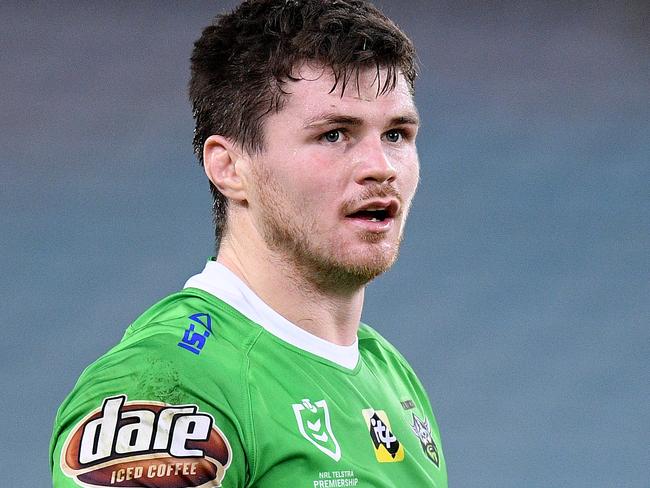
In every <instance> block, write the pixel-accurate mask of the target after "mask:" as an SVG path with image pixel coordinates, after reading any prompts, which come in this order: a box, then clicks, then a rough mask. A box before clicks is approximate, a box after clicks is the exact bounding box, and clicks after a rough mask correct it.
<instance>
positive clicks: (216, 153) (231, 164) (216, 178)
mask: <svg viewBox="0 0 650 488" xmlns="http://www.w3.org/2000/svg"><path fill="white" fill-rule="evenodd" d="M245 166H246V165H245V157H244V156H243V155H242V151H240V150H239V148H238V147H237V145H235V144H233V143H232V142H231V141H230V140H228V139H226V138H225V137H223V136H219V135H212V136H210V137H208V138H207V139H206V141H205V144H204V145H203V169H204V170H205V174H206V175H207V177H208V179H209V180H210V181H211V182H212V184H213V185H214V186H216V187H217V188H218V189H219V191H220V192H221V193H222V194H223V195H224V196H226V197H227V198H229V199H232V200H245V199H246V192H245V186H246V185H245V178H242V172H243V170H244V167H245Z"/></svg>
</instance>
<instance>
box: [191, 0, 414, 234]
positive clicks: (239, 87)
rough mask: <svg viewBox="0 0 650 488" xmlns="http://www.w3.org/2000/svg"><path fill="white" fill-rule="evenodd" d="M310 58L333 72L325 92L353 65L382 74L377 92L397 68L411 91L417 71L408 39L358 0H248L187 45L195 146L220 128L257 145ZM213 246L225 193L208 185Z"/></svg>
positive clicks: (199, 150) (347, 77)
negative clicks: (295, 72) (287, 88)
mask: <svg viewBox="0 0 650 488" xmlns="http://www.w3.org/2000/svg"><path fill="white" fill-rule="evenodd" d="M309 60H314V61H317V62H319V63H322V64H323V65H324V66H328V67H330V68H331V69H332V72H333V74H334V80H335V82H334V86H332V91H334V90H335V89H336V87H337V86H338V85H339V84H340V85H341V87H342V89H343V90H345V87H346V86H347V84H348V83H350V82H351V81H352V82H354V81H355V80H356V77H357V76H358V73H359V70H360V69H366V68H369V67H370V68H375V69H376V70H377V76H379V72H380V71H379V70H380V68H382V69H384V70H386V76H385V77H384V79H383V80H381V79H380V80H379V82H378V88H377V90H378V94H381V93H385V92H388V91H390V90H392V89H393V88H394V87H395V85H396V83H397V79H398V76H399V75H400V74H402V75H403V76H404V77H405V79H406V81H407V83H408V85H409V87H410V89H411V91H413V88H414V82H415V77H416V65H415V49H414V47H413V43H412V42H411V41H410V39H409V38H408V37H407V36H406V35H405V34H404V33H403V32H402V31H401V30H400V29H399V28H398V27H397V26H396V25H395V24H394V23H393V22H392V21H391V20H390V19H388V18H387V17H386V16H385V15H384V14H383V13H382V12H381V11H379V10H378V9H377V8H376V7H375V6H373V5H372V4H370V3H369V2H367V1H365V0H247V1H245V2H243V3H242V4H241V5H240V6H239V7H237V8H236V9H235V10H233V11H232V12H231V13H227V14H222V15H219V16H217V17H216V18H215V20H214V22H213V23H212V24H211V25H210V26H208V27H206V28H205V29H204V30H203V33H202V35H201V37H200V38H199V39H198V40H197V41H196V42H195V43H194V51H193V53H192V58H191V79H190V83H189V97H190V100H191V102H192V109H193V115H194V119H195V122H196V128H195V131H194V152H195V153H196V155H197V157H198V159H199V162H200V163H201V164H203V145H204V143H205V141H206V139H207V138H208V137H210V136H211V135H213V134H220V135H222V136H224V137H227V138H229V139H231V140H233V141H235V142H236V143H238V144H239V145H240V146H241V147H242V148H244V149H245V150H247V151H250V152H253V153H257V152H259V151H261V150H262V149H263V148H264V132H263V124H264V119H265V116H266V115H267V114H269V113H272V112H273V111H279V110H281V109H282V107H283V102H284V100H285V98H284V97H285V96H286V93H285V92H284V90H283V85H284V84H285V83H286V82H287V81H288V80H295V78H293V77H292V71H293V69H294V67H296V66H297V65H298V64H299V63H301V62H303V61H309ZM210 189H211V191H212V197H213V202H214V205H213V214H214V223H215V234H216V240H217V247H218V246H219V241H220V237H221V235H222V233H223V230H224V226H225V222H226V210H227V199H226V197H224V196H223V195H222V194H221V193H220V192H219V190H218V189H217V188H216V187H215V186H214V185H212V183H211V184H210Z"/></svg>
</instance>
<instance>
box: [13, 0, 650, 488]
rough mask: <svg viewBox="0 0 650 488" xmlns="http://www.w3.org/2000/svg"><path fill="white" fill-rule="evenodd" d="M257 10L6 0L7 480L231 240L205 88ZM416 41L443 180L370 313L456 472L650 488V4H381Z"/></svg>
mask: <svg viewBox="0 0 650 488" xmlns="http://www.w3.org/2000/svg"><path fill="white" fill-rule="evenodd" d="M235 3H236V2H233V1H223V2H207V1H192V2H171V1H165V2H149V1H141V2H28V3H27V2H25V3H22V2H21V3H18V2H11V1H8V2H3V3H2V5H1V6H0V70H1V72H2V74H1V78H0V80H1V81H0V85H1V89H0V104H1V112H0V124H1V126H0V129H1V130H0V162H1V166H0V245H1V249H2V252H1V254H0V265H1V269H0V271H1V273H0V287H1V289H2V300H1V301H0V320H1V322H2V326H3V329H4V330H5V333H4V334H5V335H4V337H5V339H4V340H3V341H2V344H1V345H0V352H1V354H2V369H1V373H0V387H2V391H4V392H5V393H4V394H3V395H2V396H1V397H0V413H1V417H0V418H1V419H2V426H1V429H2V443H1V445H0V459H2V460H3V463H2V464H3V466H4V468H3V472H2V480H3V481H2V483H1V484H2V485H3V486H11V487H30V488H31V487H35V486H47V485H48V484H50V481H49V468H48V456H47V446H48V442H49V436H50V432H51V425H52V422H53V418H54V415H55V411H56V408H57V407H58V405H59V403H60V402H61V401H62V400H63V398H64V397H65V395H66V394H67V393H68V391H69V390H70V389H71V388H72V387H73V385H74V382H75V380H76V378H77V377H78V375H79V374H80V373H81V371H82V369H83V368H84V367H85V366H86V365H87V364H89V363H90V362H91V361H93V360H94V359H95V358H96V357H97V356H99V355H100V354H102V353H103V352H104V351H106V350H107V349H108V348H109V347H111V346H112V345H113V344H115V343H116V342H117V341H118V340H119V339H120V337H121V335H122V333H123V331H124V329H125V328H126V327H127V326H128V324H129V323H130V322H131V321H132V320H133V319H134V318H135V317H136V316H138V315H139V314H140V313H141V312H142V311H144V310H145V309H146V308H147V307H148V306H149V305H151V304H152V303H153V302H154V301H156V300H157V299H159V298H161V297H163V296H164V295H166V294H168V293H170V292H173V291H175V290H178V289H179V288H180V287H181V286H182V285H183V283H184V281H185V279H186V278H187V277H188V276H190V275H191V274H194V273H195V272H197V271H199V270H200V269H201V268H202V266H203V263H204V260H205V259H206V257H207V256H209V255H210V254H212V247H213V239H212V230H211V229H212V225H211V218H210V195H209V191H208V186H207V183H206V181H205V178H204V176H203V173H202V170H201V169H200V168H199V167H198V165H197V163H196V161H195V160H194V157H193V154H192V149H191V139H192V129H193V123H192V119H191V114H190V108H189V103H188V102H187V98H186V84H187V80H188V58H189V55H190V52H191V47H192V43H193V41H194V40H195V39H196V38H197V37H198V35H199V33H200V29H201V28H202V27H204V26H205V25H207V24H208V23H209V21H210V19H211V18H212V17H213V16H214V15H215V14H216V13H218V12H220V11H223V10H224V9H226V8H230V7H232V6H233V5H234V4H235ZM378 3H379V5H380V6H382V7H383V8H384V10H385V11H386V12H387V13H388V14H389V15H390V16H391V17H392V18H394V19H395V20H396V21H397V22H398V23H399V24H400V26H402V27H403V28H404V29H405V30H406V31H407V32H408V33H409V34H410V35H411V36H412V37H413V39H414V40H415V43H416V45H417V46H418V48H419V57H420V65H421V72H422V74H421V77H420V79H419V82H418V86H417V102H418V106H419V108H420V110H421V113H422V118H423V128H422V131H421V133H420V134H421V135H420V139H419V147H420V157H421V163H422V183H421V187H420V190H419V194H418V196H417V198H416V201H415V204H414V209H413V211H412V216H411V220H410V223H409V226H408V232H407V239H406V241H405V244H404V246H403V249H402V256H401V258H400V260H399V262H398V264H397V265H396V266H395V268H394V269H393V270H392V271H391V272H389V273H388V274H387V275H386V276H384V277H382V278H380V279H378V280H377V281H376V282H375V283H373V284H372V285H371V286H370V288H369V291H368V295H367V302H366V307H365V312H364V320H365V321H366V322H368V323H370V324H373V325H374V326H375V327H376V328H377V329H378V330H379V331H380V332H381V333H383V334H384V335H385V336H386V337H387V338H388V339H389V340H391V341H392V342H393V343H394V344H395V345H397V346H398V348H399V349H400V350H401V351H402V352H403V353H404V354H405V356H406V357H407V358H408V359H409V360H410V361H411V363H412V364H413V366H414V368H415V369H416V371H417V372H418V373H419V374H420V376H421V378H422V380H423V382H424V384H425V386H426V387H427V389H428V391H429V395H430V397H431V400H432V403H433V406H434V410H435V411H436V413H437V417H438V421H439V423H440V426H441V431H442V435H443V440H444V448H445V453H446V457H447V461H448V464H449V478H450V486H453V487H459V488H465V487H477V488H487V487H500V488H522V487H527V488H537V487H539V488H547V487H550V486H558V487H559V486H562V487H589V488H593V487H640V488H641V487H645V488H647V487H648V486H650V481H649V480H650V468H649V466H650V464H649V457H648V439H649V438H650V408H649V407H650V391H649V388H648V378H649V373H650V359H649V358H650V332H649V330H650V326H649V325H650V324H649V318H650V284H649V282H650V280H649V278H650V258H649V256H648V255H649V249H650V232H649V229H650V7H649V5H650V4H648V3H647V2H644V1H627V2H618V1H595V2H581V1H573V2H560V1H539V2H531V1H523V2H515V1H509V2H483V1H454V2H452V1H445V2H428V1H424V0H419V1H416V0H413V1H396V0H393V1H388V0H386V1H381V2H378Z"/></svg>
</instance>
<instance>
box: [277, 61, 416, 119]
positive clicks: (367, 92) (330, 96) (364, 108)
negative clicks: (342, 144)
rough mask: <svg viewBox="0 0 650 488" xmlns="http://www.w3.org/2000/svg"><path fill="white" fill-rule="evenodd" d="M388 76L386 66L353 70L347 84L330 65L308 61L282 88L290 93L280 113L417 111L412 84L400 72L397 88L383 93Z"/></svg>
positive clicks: (387, 114)
mask: <svg viewBox="0 0 650 488" xmlns="http://www.w3.org/2000/svg"><path fill="white" fill-rule="evenodd" d="M387 76H388V73H387V70H386V69H379V70H377V69H375V68H367V69H360V70H359V71H358V72H356V71H353V72H352V73H351V76H350V78H349V79H348V80H347V82H346V83H345V84H344V83H343V80H341V79H339V80H336V79H335V77H334V73H333V72H332V70H331V69H330V68H328V67H323V66H319V65H309V64H305V65H302V66H300V67H299V68H298V69H296V72H295V73H294V77H295V78H296V80H289V81H287V82H286V84H285V86H284V87H283V89H284V91H285V92H286V93H287V95H286V98H285V103H284V105H283V108H282V110H281V111H280V112H285V113H288V114H291V115H293V116H295V117H305V118H309V117H313V116H314V115H317V114H318V113H320V112H322V111H340V112H345V113H346V114H348V115H353V114H354V115H361V116H363V115H364V114H365V115H367V116H374V115H381V114H385V115H386V116H389V117H393V116H394V115H396V114H411V113H412V114H415V113H416V109H415V104H414V102H413V96H412V94H411V90H410V88H409V85H408V83H407V81H406V79H405V78H404V76H403V75H402V74H401V73H398V75H397V83H396V84H395V87H394V89H392V90H387V91H385V92H384V93H381V91H382V88H383V84H384V83H386V78H387Z"/></svg>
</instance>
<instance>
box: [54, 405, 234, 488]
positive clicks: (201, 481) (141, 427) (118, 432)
mask: <svg viewBox="0 0 650 488" xmlns="http://www.w3.org/2000/svg"><path fill="white" fill-rule="evenodd" d="M231 460H232V451H231V449H230V444H229V443H228V439H227V438H226V436H225V435H224V434H223V432H221V430H219V428H218V427H217V426H216V425H215V423H214V419H213V418H212V416H211V415H209V414H207V413H202V412H199V409H198V407H197V406H196V405H168V404H165V403H160V402H152V401H133V402H127V397H126V395H118V396H114V397H110V398H106V399H105V400H104V401H103V403H102V406H101V407H100V408H98V409H97V410H95V411H93V412H91V413H90V414H89V415H87V416H86V417H85V418H84V419H82V420H81V421H80V422H79V423H78V424H77V425H76V426H75V427H74V428H73V429H72V431H71V432H70V434H69V435H68V438H67V439H66V442H65V444H64V446H63V450H62V451H61V468H62V470H63V472H64V473H65V474H66V475H67V476H69V477H70V478H73V479H75V480H76V481H77V483H79V484H81V485H82V486H87V487H106V486H118V487H140V486H156V487H160V488H164V487H178V486H183V487H192V488H194V487H196V488H198V487H200V488H212V487H218V486H221V481H222V480H223V477H224V475H225V474H226V470H227V469H228V466H229V465H230V461H231Z"/></svg>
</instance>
